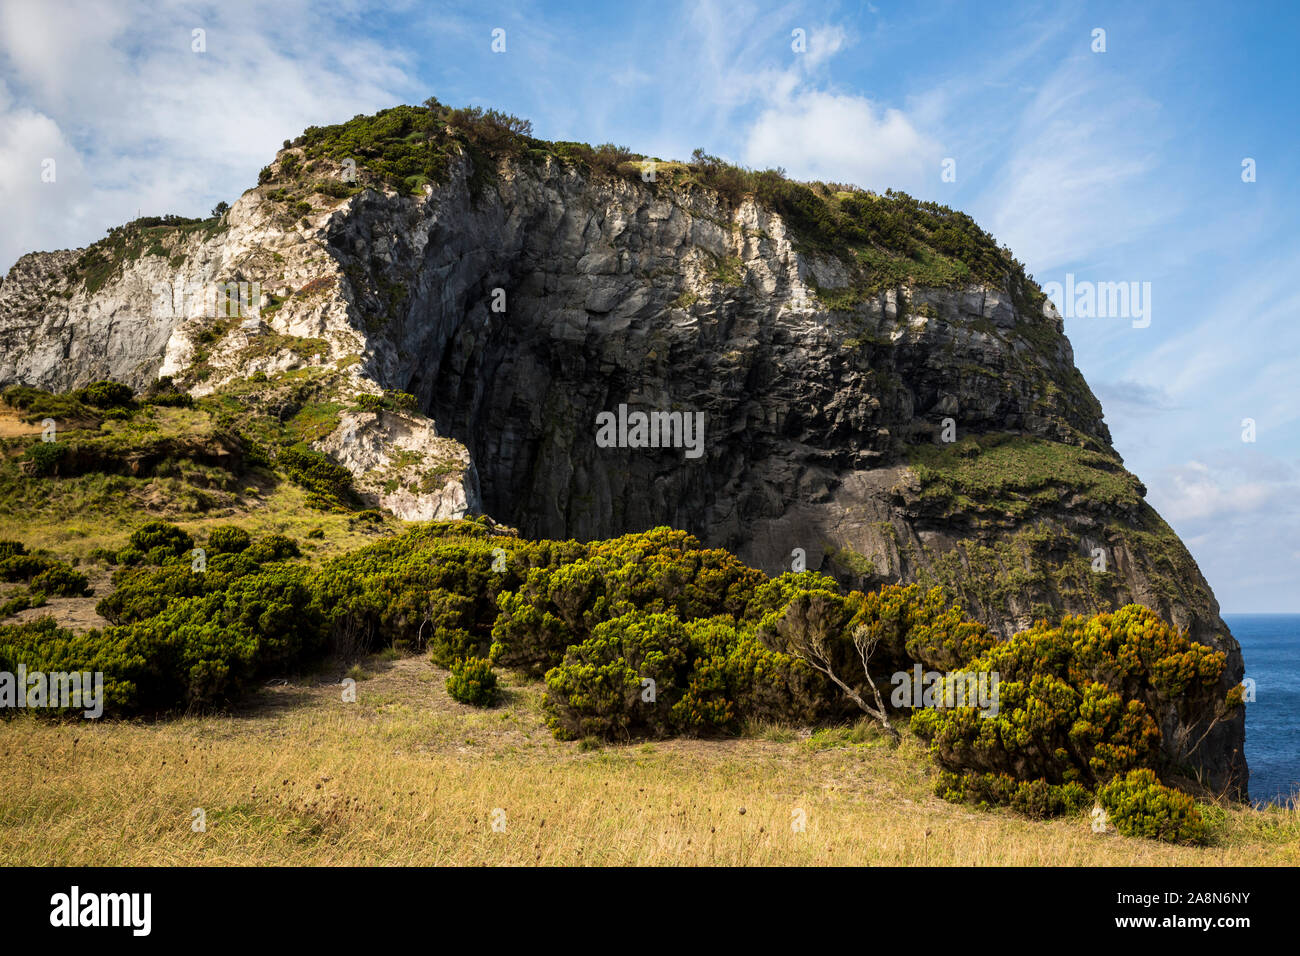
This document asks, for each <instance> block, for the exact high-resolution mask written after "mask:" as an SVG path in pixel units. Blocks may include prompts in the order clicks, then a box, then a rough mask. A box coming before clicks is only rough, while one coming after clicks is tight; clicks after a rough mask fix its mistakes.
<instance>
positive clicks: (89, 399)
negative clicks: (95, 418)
mask: <svg viewBox="0 0 1300 956" xmlns="http://www.w3.org/2000/svg"><path fill="white" fill-rule="evenodd" d="M72 395H73V397H74V398H76V399H77V401H79V402H84V403H85V404H87V405H94V406H95V407H96V408H122V407H129V406H130V405H131V403H132V400H133V399H134V398H135V393H134V392H132V391H131V386H129V385H123V384H122V383H121V382H114V381H109V380H104V381H100V382H91V383H90V384H89V385H87V386H86V387H85V388H79V389H77V390H76V391H74V392H73V393H72Z"/></svg>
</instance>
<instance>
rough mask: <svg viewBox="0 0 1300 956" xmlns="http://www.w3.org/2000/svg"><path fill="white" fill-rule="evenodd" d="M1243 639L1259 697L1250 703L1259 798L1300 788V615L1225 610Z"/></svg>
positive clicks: (1250, 745)
mask: <svg viewBox="0 0 1300 956" xmlns="http://www.w3.org/2000/svg"><path fill="white" fill-rule="evenodd" d="M1223 620H1224V621H1225V622H1226V623H1227V625H1228V627H1230V628H1231V629H1232V634H1233V636H1234V637H1235V638H1236V639H1237V640H1238V641H1239V642H1240V643H1241V652H1242V654H1244V655H1245V658H1246V676H1247V677H1248V678H1251V679H1253V680H1254V681H1255V702H1254V703H1247V704H1246V762H1247V763H1249V764H1250V799H1251V801H1252V802H1253V803H1261V802H1271V803H1277V802H1280V801H1281V800H1282V799H1283V798H1285V797H1286V796H1288V795H1290V794H1293V793H1295V792H1297V791H1300V614H1225V615H1223Z"/></svg>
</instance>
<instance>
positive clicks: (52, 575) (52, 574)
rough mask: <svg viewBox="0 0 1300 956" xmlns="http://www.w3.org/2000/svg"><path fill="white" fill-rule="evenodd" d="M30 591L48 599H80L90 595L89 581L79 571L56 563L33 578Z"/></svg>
mask: <svg viewBox="0 0 1300 956" xmlns="http://www.w3.org/2000/svg"><path fill="white" fill-rule="evenodd" d="M31 589H32V590H33V591H40V592H41V593H42V594H45V595H48V596H50V597H56V596H57V597H81V596H82V595H85V594H89V593H90V581H89V580H88V579H87V578H86V576H85V575H84V574H82V573H81V572H80V571H77V570H74V569H73V568H71V567H69V566H68V565H66V564H62V563H57V564H53V565H51V566H50V567H48V568H46V569H45V570H44V571H42V572H41V573H40V574H38V575H36V576H35V577H33V578H32V583H31Z"/></svg>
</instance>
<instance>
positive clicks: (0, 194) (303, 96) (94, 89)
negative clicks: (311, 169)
mask: <svg viewBox="0 0 1300 956" xmlns="http://www.w3.org/2000/svg"><path fill="white" fill-rule="evenodd" d="M330 14H331V15H332V16H334V17H336V18H337V19H334V20H326V19H322V17H321V16H320V14H319V13H318V12H317V11H316V8H314V7H312V6H310V5H308V4H306V3H305V2H302V0H296V2H285V3H270V2H261V0H248V2H233V3H225V4H222V5H220V6H217V7H209V6H207V5H203V6H198V5H194V4H189V3H185V2H180V0H162V2H145V0H132V2H129V3H123V4H117V5H113V6H108V7H106V5H104V4H102V3H96V2H89V0H68V2H65V3H59V4H48V3H30V2H17V3H6V4H4V5H2V6H0V76H3V77H4V84H5V85H6V86H7V87H8V92H7V95H4V96H0V131H3V136H0V172H3V173H4V174H5V175H4V180H3V181H0V206H2V208H3V209H4V211H5V219H6V221H7V223H8V224H9V227H8V228H6V229H5V230H4V231H3V233H0V271H3V270H7V269H8V267H9V265H10V264H12V262H13V261H14V260H15V259H16V258H17V257H18V256H19V255H21V254H23V253H24V252H29V251H34V250H43V249H56V248H71V247H77V246H83V245H86V244H87V243H89V242H92V241H94V240H95V239H97V238H99V237H100V236H102V235H103V232H104V230H105V229H106V228H107V227H109V226H112V225H117V224H119V223H121V222H123V221H126V220H128V219H132V218H134V217H135V216H136V215H137V213H140V214H160V213H167V212H174V213H180V214H183V215H206V214H207V212H208V210H209V209H210V208H211V206H212V205H213V204H215V203H216V202H217V201H218V200H222V199H224V200H227V201H229V200H233V199H234V198H235V197H237V196H238V195H239V194H240V193H241V192H242V191H243V190H244V189H246V188H248V187H249V186H251V185H253V184H254V183H255V182H256V176H257V170H258V169H259V168H260V167H261V166H263V165H265V164H266V163H267V162H269V161H270V160H271V158H272V156H273V155H274V153H275V150H276V149H277V148H278V147H279V145H280V142H281V140H283V139H285V138H286V137H292V136H294V135H296V134H297V133H298V132H300V131H301V130H302V128H303V127H304V126H305V125H309V124H311V123H322V124H323V123H332V122H338V121H339V120H340V119H345V118H347V117H350V116H352V115H354V114H356V113H359V112H371V111H373V110H375V109H379V108H382V107H386V106H391V105H393V104H394V103H397V102H400V101H401V100H402V99H403V98H404V97H403V94H404V93H406V92H408V91H409V90H411V89H413V88H414V83H413V82H412V81H411V80H410V78H409V75H408V70H407V67H408V60H407V59H406V56H405V55H404V54H402V53H399V52H395V51H391V50H387V49H384V48H381V47H380V46H379V45H378V44H376V43H374V42H373V41H371V40H368V39H366V38H364V37H362V36H358V35H356V34H355V32H353V31H350V30H348V29H347V28H346V20H347V17H348V15H349V8H348V5H346V4H345V5H342V6H340V7H336V8H331V11H330ZM255 24H257V25H265V26H266V28H265V29H261V28H259V29H253V28H252V25H255ZM194 28H201V29H203V30H205V31H206V44H207V50H206V52H202V53H196V52H193V51H192V50H191V30H192V29H194ZM421 98H423V97H421ZM15 100H21V103H22V105H21V106H20V105H17V104H16V103H15V102H14V101H15ZM45 155H49V156H52V157H54V158H55V159H56V162H57V163H58V166H57V170H58V180H57V186H50V185H49V184H45V183H42V182H41V181H40V176H39V160H40V158H42V157H43V156H45ZM33 161H35V162H36V166H35V167H34V169H35V173H34V174H33V173H32V170H33V166H32V163H33Z"/></svg>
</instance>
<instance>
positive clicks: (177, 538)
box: [118, 521, 194, 564]
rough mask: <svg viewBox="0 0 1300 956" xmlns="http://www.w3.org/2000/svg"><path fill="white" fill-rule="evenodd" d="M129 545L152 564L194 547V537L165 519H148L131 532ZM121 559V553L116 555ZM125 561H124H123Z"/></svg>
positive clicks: (159, 562) (179, 554)
mask: <svg viewBox="0 0 1300 956" xmlns="http://www.w3.org/2000/svg"><path fill="white" fill-rule="evenodd" d="M130 541H131V547H132V548H134V549H135V550H136V551H138V552H140V553H141V554H143V555H145V556H147V559H148V560H149V561H150V562H151V563H153V564H162V563H163V560H165V559H166V558H175V557H180V556H181V555H183V554H185V553H186V552H187V551H189V550H190V549H191V548H193V547H194V538H192V537H191V536H190V534H189V532H188V531H184V530H182V529H181V528H178V527H176V525H174V524H170V523H169V522H166V521H150V522H149V523H148V524H146V525H142V526H141V527H139V528H136V530H135V531H133V532H131V538H130ZM118 558H119V560H121V554H120V553H119V555H118ZM124 563H125V562H124Z"/></svg>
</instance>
